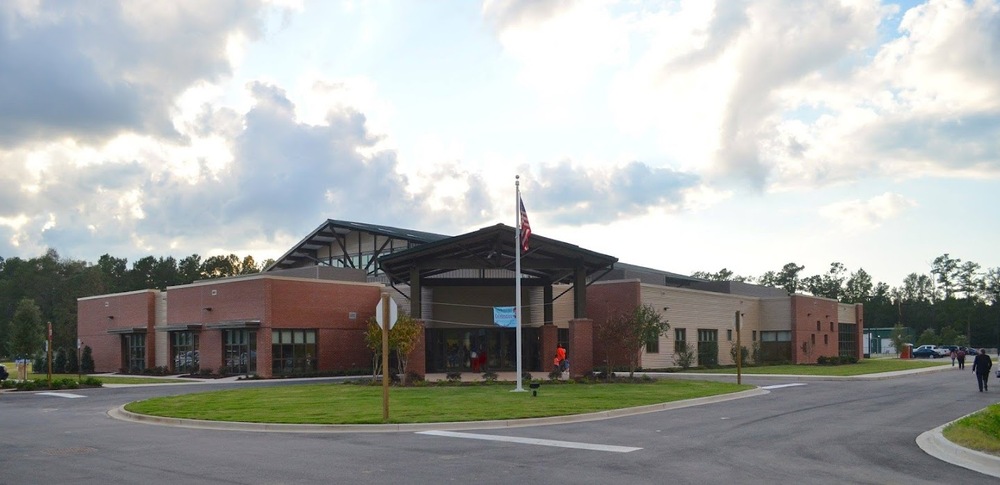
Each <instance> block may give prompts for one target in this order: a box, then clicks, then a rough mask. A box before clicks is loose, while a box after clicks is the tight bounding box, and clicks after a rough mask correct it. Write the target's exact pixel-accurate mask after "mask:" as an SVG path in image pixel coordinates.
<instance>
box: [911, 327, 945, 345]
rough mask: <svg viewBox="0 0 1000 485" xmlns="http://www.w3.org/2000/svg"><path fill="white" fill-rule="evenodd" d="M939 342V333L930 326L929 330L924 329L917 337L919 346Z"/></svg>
mask: <svg viewBox="0 0 1000 485" xmlns="http://www.w3.org/2000/svg"><path fill="white" fill-rule="evenodd" d="M939 343H940V342H938V334H937V332H935V331H934V329H933V328H928V329H927V330H924V331H923V332H921V333H920V336H919V337H917V346H921V345H937V344H939Z"/></svg>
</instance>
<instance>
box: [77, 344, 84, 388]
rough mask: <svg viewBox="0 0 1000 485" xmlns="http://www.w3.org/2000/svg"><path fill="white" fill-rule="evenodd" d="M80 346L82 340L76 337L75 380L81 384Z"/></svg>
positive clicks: (81, 345)
mask: <svg viewBox="0 0 1000 485" xmlns="http://www.w3.org/2000/svg"><path fill="white" fill-rule="evenodd" d="M82 348H83V341H82V340H80V339H76V382H79V383H81V384H83V368H82V367H83V366H82V365H81V364H82V362H80V361H81V360H82V359H81V358H80V349H82Z"/></svg>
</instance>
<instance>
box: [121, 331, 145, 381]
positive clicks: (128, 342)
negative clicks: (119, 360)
mask: <svg viewBox="0 0 1000 485" xmlns="http://www.w3.org/2000/svg"><path fill="white" fill-rule="evenodd" d="M122 347H123V349H122V350H123V352H122V357H123V359H124V361H125V362H124V364H125V370H126V371H128V372H135V373H138V372H142V371H144V370H146V334H144V333H129V334H125V335H122Z"/></svg>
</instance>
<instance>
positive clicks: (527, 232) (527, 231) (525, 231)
mask: <svg viewBox="0 0 1000 485" xmlns="http://www.w3.org/2000/svg"><path fill="white" fill-rule="evenodd" d="M518 202H519V203H520V204H521V250H522V251H527V250H528V238H530V237H531V224H529V223H528V211H526V210H524V201H523V200H519V201H518Z"/></svg>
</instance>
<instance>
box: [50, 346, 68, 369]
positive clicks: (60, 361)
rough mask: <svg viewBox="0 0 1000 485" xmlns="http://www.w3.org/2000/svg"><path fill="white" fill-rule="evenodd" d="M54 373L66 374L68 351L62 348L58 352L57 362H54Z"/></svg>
mask: <svg viewBox="0 0 1000 485" xmlns="http://www.w3.org/2000/svg"><path fill="white" fill-rule="evenodd" d="M52 373H53V374H65V373H66V349H63V348H62V347H60V348H59V349H58V350H56V357H55V360H53V361H52Z"/></svg>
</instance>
